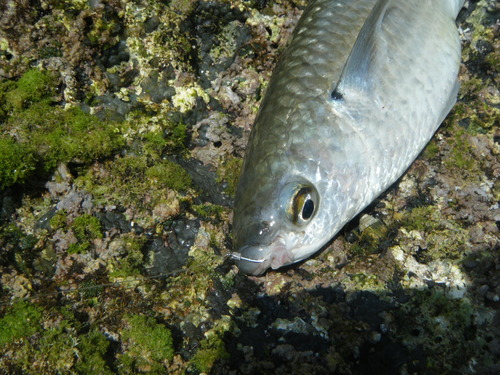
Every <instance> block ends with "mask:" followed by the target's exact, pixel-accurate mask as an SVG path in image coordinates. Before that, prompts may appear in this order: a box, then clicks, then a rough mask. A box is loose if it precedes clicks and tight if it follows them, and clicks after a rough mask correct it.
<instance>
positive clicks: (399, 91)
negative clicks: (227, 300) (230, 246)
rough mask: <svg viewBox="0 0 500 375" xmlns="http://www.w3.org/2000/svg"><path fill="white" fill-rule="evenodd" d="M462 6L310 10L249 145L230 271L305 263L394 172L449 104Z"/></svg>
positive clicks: (333, 4) (355, 5)
mask: <svg viewBox="0 0 500 375" xmlns="http://www.w3.org/2000/svg"><path fill="white" fill-rule="evenodd" d="M462 4H463V1H461V0H460V1H459V0H456V1H452V0H441V1H435V0H422V1H418V2H415V1H411V0H406V1H404V0H399V1H396V0H392V1H391V0H379V1H376V0H370V1H367V0H361V1H328V0H316V1H311V2H310V4H309V5H308V7H307V8H306V9H305V11H304V13H303V15H302V17H301V19H300V20H299V22H298V25H297V28H296V30H295V32H294V34H293V37H292V42H291V43H290V45H289V46H288V47H287V49H286V50H285V52H284V53H283V56H282V57H281V59H280V61H279V63H278V64H277V66H276V69H275V71H274V73H273V76H272V78H271V81H270V83H269V86H268V89H267V92H266V95H265V97H264V99H263V101H262V104H261V107H260V109H259V113H258V115H257V118H256V121H255V124H254V126H253V128H252V132H251V134H250V137H249V141H248V145H247V151H246V156H245V161H244V165H243V168H242V175H241V177H240V181H239V185H238V189H237V192H236V198H235V210H234V220H233V232H234V244H235V247H236V249H237V252H236V253H235V255H234V257H235V258H236V259H238V265H239V267H240V269H242V270H243V271H244V272H247V273H251V274H260V273H262V272H264V271H265V270H266V269H267V268H269V267H272V268H279V267H281V266H283V265H287V264H291V263H294V262H297V261H300V260H302V259H305V258H307V257H308V256H310V255H312V254H313V253H314V252H316V251H318V250H319V249H320V248H321V247H322V246H324V245H325V244H326V243H327V242H328V241H329V240H330V239H331V238H332V237H333V236H334V235H335V234H336V233H337V232H338V231H339V230H340V229H341V228H342V226H344V225H345V224H346V223H347V222H348V221H349V220H351V219H352V218H353V217H354V216H355V215H357V214H358V213H359V212H360V211H361V210H362V209H363V208H365V207H366V206H367V205H368V204H369V203H371V202H372V201H373V200H374V199H375V198H376V197H377V196H378V195H379V194H380V193H382V192H383V191H384V190H385V189H387V187H389V186H390V185H391V184H392V183H393V182H394V181H395V180H396V179H397V178H398V177H399V176H401V174H402V173H404V171H405V170H406V169H407V168H408V166H409V165H410V164H411V162H412V161H413V160H414V159H415V158H416V156H417V155H418V153H419V152H420V151H421V150H422V149H423V147H424V146H425V144H426V143H427V142H428V141H429V139H430V138H431V137H432V135H433V133H434V132H435V130H436V129H437V127H438V126H439V124H440V123H441V121H442V120H443V119H444V117H445V115H446V114H447V113H448V112H449V110H450V109H451V107H452V105H453V103H454V102H455V99H456V93H457V89H458V85H457V80H456V77H457V74H458V67H459V63H460V42H459V39H458V33H457V29H456V26H455V24H454V19H455V17H456V16H457V12H458V9H460V7H461V5H462ZM306 203H307V205H306Z"/></svg>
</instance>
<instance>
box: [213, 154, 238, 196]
mask: <svg viewBox="0 0 500 375" xmlns="http://www.w3.org/2000/svg"><path fill="white" fill-rule="evenodd" d="M242 165H243V160H242V159H240V158H235V157H230V158H228V159H227V160H226V161H225V162H224V163H223V165H222V168H220V169H219V170H218V171H217V174H218V181H219V182H223V181H225V182H226V183H227V188H226V192H227V193H228V194H229V195H231V196H234V194H235V193H236V187H237V186H238V180H239V178H240V173H241V167H242Z"/></svg>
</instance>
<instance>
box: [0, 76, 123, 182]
mask: <svg viewBox="0 0 500 375" xmlns="http://www.w3.org/2000/svg"><path fill="white" fill-rule="evenodd" d="M57 84H58V81H57V80H56V79H55V77H53V76H52V74H50V73H48V72H42V71H39V70H36V69H34V70H30V71H28V72H26V73H25V74H24V75H23V76H22V77H21V78H20V79H19V80H18V81H17V82H13V81H4V82H1V83H0V189H3V188H5V187H7V186H10V185H12V184H14V183H23V182H25V181H26V179H28V178H29V177H30V176H31V175H32V174H33V173H35V172H36V171H40V172H42V173H43V172H51V171H53V169H54V168H55V167H57V165H58V164H59V163H61V162H79V163H90V162H91V161H93V160H96V159H99V158H103V157H106V156H110V155H111V154H112V153H113V152H114V151H116V150H117V149H119V148H121V147H122V146H124V144H125V142H124V139H123V137H122V136H121V135H120V132H119V129H118V124H116V123H112V122H107V123H104V122H102V121H101V120H99V119H98V118H97V117H96V116H93V115H90V114H87V113H85V112H84V111H83V110H81V109H80V108H76V107H73V108H69V109H64V108H62V107H60V106H58V105H56V103H54V102H53V96H54V94H55V92H56V86H57ZM16 161H17V163H16ZM39 167H41V168H39Z"/></svg>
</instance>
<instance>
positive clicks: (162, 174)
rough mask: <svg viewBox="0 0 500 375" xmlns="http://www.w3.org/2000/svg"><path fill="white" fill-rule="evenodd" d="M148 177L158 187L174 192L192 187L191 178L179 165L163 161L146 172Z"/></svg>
mask: <svg viewBox="0 0 500 375" xmlns="http://www.w3.org/2000/svg"><path fill="white" fill-rule="evenodd" d="M146 176H147V177H148V178H149V179H150V180H151V182H153V183H154V184H155V185H157V187H160V188H161V187H168V188H170V189H173V190H186V189H187V188H189V187H190V186H191V177H190V176H189V174H188V173H187V172H186V170H185V169H184V168H182V167H181V166H180V165H179V164H176V163H174V162H171V161H169V160H163V161H162V162H161V163H158V164H156V165H154V166H152V167H150V168H148V170H147V171H146Z"/></svg>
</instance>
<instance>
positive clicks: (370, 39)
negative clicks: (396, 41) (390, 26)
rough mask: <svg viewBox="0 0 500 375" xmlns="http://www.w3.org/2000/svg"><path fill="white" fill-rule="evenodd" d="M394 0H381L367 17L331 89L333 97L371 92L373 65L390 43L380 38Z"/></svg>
mask: <svg viewBox="0 0 500 375" xmlns="http://www.w3.org/2000/svg"><path fill="white" fill-rule="evenodd" d="M390 4H391V0H379V1H378V2H377V4H376V5H375V6H374V8H373V10H372V12H371V13H370V15H369V16H368V18H367V19H366V21H365V23H364V25H363V27H362V28H361V31H360V32H359V35H358V38H357V39H356V42H355V43H354V46H353V48H352V50H351V53H350V55H349V58H348V59H347V63H346V65H345V67H344V70H343V71H342V75H341V77H340V80H339V82H338V84H337V86H336V87H335V88H334V89H333V90H332V92H331V98H332V99H333V100H341V99H343V98H344V97H345V95H346V94H348V93H349V92H351V91H355V92H360V91H363V92H368V91H370V90H371V89H372V87H373V82H374V78H373V77H372V72H371V69H370V67H372V66H374V64H376V60H378V59H383V58H384V57H385V56H386V51H387V46H386V45H385V44H386V43H385V42H384V40H383V38H380V33H381V32H382V30H381V28H382V24H383V22H384V18H385V17H386V15H387V14H388V10H389V9H390Z"/></svg>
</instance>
